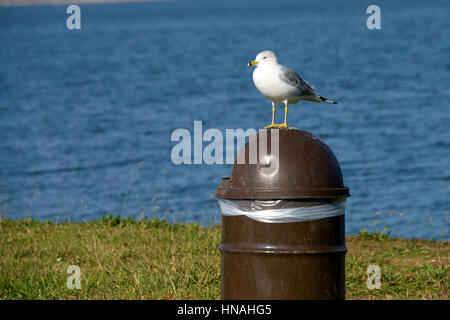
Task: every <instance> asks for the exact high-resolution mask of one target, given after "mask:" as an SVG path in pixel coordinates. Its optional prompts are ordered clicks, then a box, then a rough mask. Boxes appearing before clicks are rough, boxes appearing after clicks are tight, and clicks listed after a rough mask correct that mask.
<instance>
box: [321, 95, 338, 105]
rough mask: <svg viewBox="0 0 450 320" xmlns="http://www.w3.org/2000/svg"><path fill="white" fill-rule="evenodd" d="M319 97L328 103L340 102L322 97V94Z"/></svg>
mask: <svg viewBox="0 0 450 320" xmlns="http://www.w3.org/2000/svg"><path fill="white" fill-rule="evenodd" d="M319 98H320V100H321V101H323V102H328V103H332V104H338V103H337V102H336V101H333V100H330V99H327V98H325V97H322V96H319Z"/></svg>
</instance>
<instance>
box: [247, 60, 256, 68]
mask: <svg viewBox="0 0 450 320" xmlns="http://www.w3.org/2000/svg"><path fill="white" fill-rule="evenodd" d="M257 64H258V62H256V61H250V62H249V63H248V64H247V67H250V66H256V65H257Z"/></svg>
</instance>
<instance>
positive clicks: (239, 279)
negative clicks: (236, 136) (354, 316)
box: [216, 128, 350, 300]
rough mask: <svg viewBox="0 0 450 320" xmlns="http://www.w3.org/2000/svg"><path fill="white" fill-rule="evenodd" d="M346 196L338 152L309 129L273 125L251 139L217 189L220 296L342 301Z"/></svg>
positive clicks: (254, 298) (232, 298)
mask: <svg viewBox="0 0 450 320" xmlns="http://www.w3.org/2000/svg"><path fill="white" fill-rule="evenodd" d="M275 137H276V140H277V141H276V142H277V143H275V144H273V141H275V140H274V138H275ZM251 141H257V143H256V145H257V147H255V146H254V145H255V144H253V146H252V143H251ZM264 141H266V142H267V152H266V153H264V152H263V153H261V152H260V151H261V148H263V149H264V148H266V147H264V143H261V142H264ZM274 146H275V147H276V151H277V152H274V151H275V149H274ZM255 150H257V155H256V156H254V158H255V159H256V161H254V162H253V163H252V161H251V159H252V154H251V153H252V152H254V151H255ZM238 159H245V161H241V162H239V161H237V160H238ZM268 164H271V165H275V168H272V170H271V171H270V172H269V174H268V171H267V166H268ZM349 196H350V194H349V189H348V188H347V187H345V186H344V184H343V178H342V173H341V168H340V166H339V163H338V161H337V159H336V157H335V156H334V154H333V152H332V151H331V149H330V148H329V147H328V146H327V145H325V143H323V142H322V141H321V140H320V139H319V138H317V137H315V136H314V135H313V134H311V133H309V132H306V131H302V130H299V129H295V128H286V129H284V128H280V129H277V128H271V129H268V130H260V131H259V132H258V133H256V134H255V135H254V136H252V137H250V138H249V143H247V144H246V145H245V146H244V148H242V150H240V151H239V153H238V156H237V158H236V159H235V163H234V165H233V168H232V171H231V176H230V177H229V178H224V179H222V184H221V186H220V187H219V188H217V192H216V197H217V198H218V199H219V205H220V207H221V211H222V239H221V244H220V246H219V249H220V251H221V275H222V278H221V298H222V299H224V300H240V299H253V300H259V299H286V300H289V299H345V253H346V252H347V249H346V247H345V224H344V223H345V219H344V216H345V199H346V198H347V197H349Z"/></svg>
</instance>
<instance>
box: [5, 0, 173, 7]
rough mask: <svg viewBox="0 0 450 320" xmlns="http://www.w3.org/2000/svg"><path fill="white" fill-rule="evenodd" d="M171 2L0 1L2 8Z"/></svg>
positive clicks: (133, 0) (98, 0)
mask: <svg viewBox="0 0 450 320" xmlns="http://www.w3.org/2000/svg"><path fill="white" fill-rule="evenodd" d="M161 1H170V0H0V7H25V6H40V5H70V4H78V5H82V4H101V3H131V2H161Z"/></svg>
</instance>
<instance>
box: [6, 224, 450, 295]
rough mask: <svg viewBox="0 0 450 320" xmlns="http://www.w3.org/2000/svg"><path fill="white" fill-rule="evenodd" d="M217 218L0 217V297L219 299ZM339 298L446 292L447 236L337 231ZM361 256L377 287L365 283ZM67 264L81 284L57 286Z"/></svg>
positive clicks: (62, 282) (448, 272)
mask: <svg viewBox="0 0 450 320" xmlns="http://www.w3.org/2000/svg"><path fill="white" fill-rule="evenodd" d="M219 242H220V227H219V226H213V227H210V228H202V227H201V226H199V225H196V224H188V225H181V224H168V223H165V222H162V221H159V220H142V221H135V220H132V219H120V218H112V217H110V218H106V219H101V220H98V221H91V222H79V223H74V222H71V223H60V224H53V223H48V222H37V221H33V220H18V221H13V220H0V299H219V298H220V252H219V250H218V249H217V247H218V245H219ZM346 244H347V248H348V250H349V251H348V253H347V256H346V277H347V278H346V287H347V289H346V295H347V299H448V298H449V282H448V279H449V277H450V265H449V256H450V246H449V242H444V241H441V242H435V241H420V240H405V239H391V238H389V237H388V236H387V235H385V234H370V233H367V232H366V231H363V232H361V233H360V234H359V235H357V236H350V237H347V243H346ZM370 264H376V265H378V266H379V267H380V268H381V281H382V282H381V289H380V290H369V289H367V287H366V279H367V277H368V275H367V273H366V270H367V267H368V266H369V265H370ZM69 265H78V266H79V267H80V269H81V290H70V289H68V288H67V287H66V279H67V277H68V276H69V274H67V273H66V271H67V267H68V266H69Z"/></svg>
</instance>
